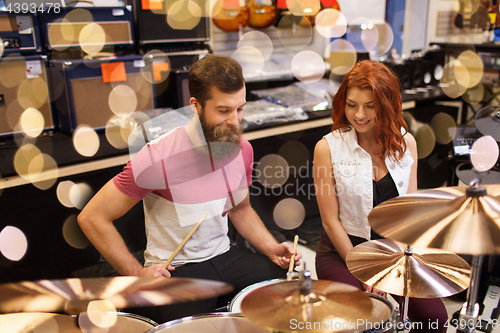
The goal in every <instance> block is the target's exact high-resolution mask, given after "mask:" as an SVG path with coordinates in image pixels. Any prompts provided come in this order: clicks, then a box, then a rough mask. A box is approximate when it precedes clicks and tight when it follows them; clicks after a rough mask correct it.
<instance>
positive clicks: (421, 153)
mask: <svg viewBox="0 0 500 333" xmlns="http://www.w3.org/2000/svg"><path fill="white" fill-rule="evenodd" d="M415 140H416V141H417V153H418V158H419V159H422V158H426V157H427V156H429V155H430V154H431V153H432V151H433V150H434V147H435V146H436V137H435V135H434V131H433V130H432V128H431V127H430V126H429V125H427V124H421V126H420V128H419V129H418V130H417V134H416V135H415Z"/></svg>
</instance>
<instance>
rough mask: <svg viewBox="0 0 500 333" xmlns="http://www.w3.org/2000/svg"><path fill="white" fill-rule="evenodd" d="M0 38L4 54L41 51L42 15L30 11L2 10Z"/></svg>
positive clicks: (0, 14) (0, 15)
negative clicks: (10, 11) (16, 12)
mask: <svg viewBox="0 0 500 333" xmlns="http://www.w3.org/2000/svg"><path fill="white" fill-rule="evenodd" d="M0 39H1V40H2V44H3V45H2V46H3V53H1V54H3V55H7V54H12V53H20V54H35V53H39V52H41V51H42V44H43V43H42V35H41V27H40V17H39V16H38V15H37V14H31V13H29V12H28V13H26V14H24V13H19V14H14V13H9V12H7V11H0ZM2 46H0V47H2Z"/></svg>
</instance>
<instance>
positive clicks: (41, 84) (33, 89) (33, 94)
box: [17, 77, 49, 109]
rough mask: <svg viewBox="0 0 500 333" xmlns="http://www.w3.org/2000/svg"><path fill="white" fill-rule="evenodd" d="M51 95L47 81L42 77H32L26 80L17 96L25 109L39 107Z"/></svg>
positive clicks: (19, 88) (20, 86)
mask: <svg viewBox="0 0 500 333" xmlns="http://www.w3.org/2000/svg"><path fill="white" fill-rule="evenodd" d="M48 97H49V90H48V88H47V83H46V82H45V80H44V79H42V78H41V77H30V78H27V79H26V80H24V81H23V82H22V83H21V84H20V85H19V87H18V89H17V98H18V101H19V104H20V105H21V107H22V108H23V109H28V108H35V109H39V108H40V107H41V106H42V105H44V104H45V103H46V102H47V100H48Z"/></svg>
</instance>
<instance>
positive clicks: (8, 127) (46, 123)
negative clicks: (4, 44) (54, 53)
mask: <svg viewBox="0 0 500 333" xmlns="http://www.w3.org/2000/svg"><path fill="white" fill-rule="evenodd" d="M49 96H50V92H49V85H48V84H47V60H46V57H45V56H38V55H33V56H23V57H21V56H15V55H9V56H7V57H4V58H3V59H1V61H0V135H1V136H4V135H11V134H14V133H17V132H21V129H20V127H19V121H20V119H21V116H22V115H23V113H24V112H25V111H26V110H28V109H29V108H31V109H30V110H31V111H34V110H33V109H35V110H38V112H39V113H36V111H34V112H35V113H31V117H33V115H35V116H36V115H37V114H38V115H41V116H42V117H36V118H38V119H39V120H41V119H42V118H43V124H42V123H41V122H40V123H39V124H40V125H43V129H46V130H47V129H52V128H54V122H53V118H52V116H53V114H52V109H51V104H50V98H49ZM26 115H27V114H26ZM37 126H38V125H37Z"/></svg>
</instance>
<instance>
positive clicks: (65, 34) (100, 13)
mask: <svg viewBox="0 0 500 333" xmlns="http://www.w3.org/2000/svg"><path fill="white" fill-rule="evenodd" d="M42 22H43V24H42V25H43V31H44V34H45V39H46V40H45V43H46V48H47V49H48V50H53V49H55V50H64V49H66V48H69V47H83V48H89V49H99V46H104V45H105V46H110V45H113V46H132V45H133V44H134V34H133V31H134V27H133V17H132V8H131V7H130V6H123V7H77V8H71V7H61V9H60V11H59V12H57V13H56V12H55V11H50V12H45V13H43V15H42ZM85 36H86V37H85ZM85 51H87V50H85ZM87 53H90V52H87Z"/></svg>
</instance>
